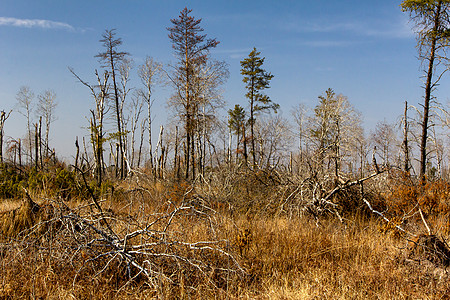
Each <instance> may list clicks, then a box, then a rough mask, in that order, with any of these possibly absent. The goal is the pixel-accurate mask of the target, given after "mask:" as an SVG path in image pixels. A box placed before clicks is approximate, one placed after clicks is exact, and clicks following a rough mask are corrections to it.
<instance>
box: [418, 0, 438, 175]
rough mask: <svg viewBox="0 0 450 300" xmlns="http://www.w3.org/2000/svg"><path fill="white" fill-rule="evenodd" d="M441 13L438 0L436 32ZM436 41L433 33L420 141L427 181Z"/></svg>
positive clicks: (435, 19) (421, 165)
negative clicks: (429, 125)
mask: <svg viewBox="0 0 450 300" xmlns="http://www.w3.org/2000/svg"><path fill="white" fill-rule="evenodd" d="M440 14H441V1H439V2H438V5H437V8H436V14H435V17H434V25H433V32H436V31H437V29H438V27H439V19H440ZM436 42H437V36H436V35H435V34H433V35H432V40H431V47H430V56H429V59H428V71H427V81H426V84H425V101H424V105H423V121H422V137H421V141H420V173H419V176H420V178H421V180H422V182H425V180H426V178H425V174H426V165H427V139H428V119H429V110H430V99H431V89H432V85H433V84H432V79H433V67H434V60H435V56H436Z"/></svg>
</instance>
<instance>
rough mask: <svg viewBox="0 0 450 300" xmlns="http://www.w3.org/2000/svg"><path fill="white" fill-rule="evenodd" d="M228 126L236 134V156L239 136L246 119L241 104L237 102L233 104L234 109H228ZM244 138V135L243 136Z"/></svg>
mask: <svg viewBox="0 0 450 300" xmlns="http://www.w3.org/2000/svg"><path fill="white" fill-rule="evenodd" d="M228 116H229V119H228V128H230V130H231V132H233V133H234V134H235V135H236V138H237V142H236V158H237V157H238V153H239V146H240V141H241V140H240V137H241V134H242V133H243V132H244V130H245V129H244V128H243V127H244V126H245V121H246V118H247V116H246V113H245V110H244V108H243V107H242V106H240V105H239V104H236V105H235V106H234V109H229V110H228ZM243 138H244V139H245V136H243Z"/></svg>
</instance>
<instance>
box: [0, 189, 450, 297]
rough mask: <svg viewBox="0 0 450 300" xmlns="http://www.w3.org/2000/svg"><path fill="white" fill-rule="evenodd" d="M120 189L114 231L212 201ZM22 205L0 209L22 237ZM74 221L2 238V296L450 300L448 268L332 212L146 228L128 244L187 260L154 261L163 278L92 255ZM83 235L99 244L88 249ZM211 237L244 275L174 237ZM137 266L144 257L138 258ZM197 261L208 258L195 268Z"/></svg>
mask: <svg viewBox="0 0 450 300" xmlns="http://www.w3.org/2000/svg"><path fill="white" fill-rule="evenodd" d="M122 187H123V189H122V190H118V191H116V193H115V195H107V196H105V197H104V199H100V203H101V205H102V208H103V211H104V216H105V219H106V220H107V221H108V223H109V225H110V226H111V228H112V230H113V231H114V232H116V233H117V234H118V235H119V236H125V235H127V234H129V233H130V232H133V231H134V230H137V229H139V228H141V229H142V226H143V224H149V223H151V222H153V221H155V217H156V216H161V215H163V214H165V213H170V212H171V211H173V209H174V208H176V207H180V206H181V205H183V203H184V205H187V203H193V204H192V205H193V207H203V206H201V205H204V207H208V206H217V203H212V200H210V199H209V200H208V199H205V198H202V197H200V195H199V194H197V193H196V190H197V189H193V188H192V187H191V186H189V185H187V184H178V183H173V182H171V183H169V182H168V183H161V182H160V183H157V184H152V183H150V182H147V183H145V185H144V184H142V183H141V184H140V185H133V184H131V183H127V184H125V183H122ZM124 188H125V189H124ZM24 203H25V204H24V205H22V206H21V207H19V208H18V207H16V206H15V205H13V204H3V205H5V206H6V205H8V207H10V208H11V209H15V210H9V211H10V212H7V213H3V217H2V218H10V220H14V217H13V216H12V213H11V211H15V212H16V213H15V215H22V216H25V215H26V214H28V215H26V216H27V218H31V219H32V220H33V222H30V223H29V224H28V223H27V224H24V223H23V222H22V223H21V224H22V225H23V226H22V227H20V229H19V227H17V228H16V229H17V230H15V231H14V232H13V233H18V232H19V231H22V232H24V230H25V232H28V231H27V228H30V227H33V224H35V223H36V222H39V221H42V219H37V218H34V217H32V216H30V215H29V211H30V209H31V210H32V206H29V204H27V202H26V201H25V202H24ZM199 203H200V204H201V205H200V204H199ZM66 204H67V205H68V207H69V208H67V209H70V210H71V211H72V213H74V212H76V213H77V216H80V218H81V217H83V218H84V219H85V220H88V218H90V219H89V220H91V219H92V220H93V221H92V224H93V225H95V226H98V228H104V227H101V226H102V224H101V221H100V218H99V217H98V214H96V212H95V211H94V210H93V211H91V208H92V206H90V205H89V204H90V201H86V200H78V201H75V200H72V201H71V202H66V203H65V204H64V205H66ZM27 205H28V206H27ZM56 208H57V207H55V209H56ZM55 211H58V213H59V214H60V215H61V214H62V215H64V214H65V213H66V214H67V212H64V211H62V210H55ZM27 218H25V219H27ZM33 218H34V219H33ZM22 219H23V218H22ZM54 219H55V220H57V218H54ZM63 220H66V219H63ZM436 220H438V218H436ZM444 221H445V220H441V219H439V220H438V221H436V222H435V223H432V224H431V226H433V228H441V227H442V226H441V227H440V226H439V224H440V223H439V222H444ZM3 222H4V221H3ZM77 222H78V221H77ZM12 223H14V222H12ZM80 224H81V223H79V222H78V223H76V222H72V223H71V222H68V221H66V222H65V223H64V222H62V226H60V227H46V228H47V231H46V232H45V233H42V232H41V234H40V236H39V237H38V238H36V237H32V236H30V235H27V236H26V238H21V239H20V240H17V239H10V238H6V239H4V241H3V243H0V269H1V270H2V272H0V299H23V298H33V299H34V298H41V299H70V298H74V299H113V298H114V299H151V298H162V299H178V298H179V299H189V298H190V299H448V297H449V293H450V281H449V279H450V278H449V276H448V274H447V271H446V269H445V268H444V267H442V266H439V265H437V264H433V263H432V262H430V261H429V260H427V259H426V257H423V256H420V253H419V256H416V257H414V258H412V257H410V254H411V253H410V252H409V251H410V250H408V247H407V246H408V241H407V240H406V239H402V238H399V237H398V236H397V235H391V234H389V233H383V232H382V231H380V229H379V228H380V227H381V226H380V225H381V224H382V223H381V222H380V221H379V220H376V219H368V218H363V217H358V216H353V217H352V219H351V220H348V221H347V223H346V224H343V223H340V222H339V221H338V220H336V219H335V218H324V219H322V220H320V222H317V220H311V219H310V218H308V217H307V216H303V217H296V218H287V217H285V216H283V215H279V216H268V215H267V214H264V215H258V214H238V213H236V212H233V214H229V213H227V212H226V210H225V209H224V210H223V212H222V213H217V214H213V213H212V214H208V217H206V218H200V217H198V215H195V214H192V213H187V214H179V215H177V217H176V218H173V220H172V223H170V230H168V231H167V235H166V236H165V237H164V239H167V240H164V242H162V241H161V240H158V239H157V238H156V237H153V238H154V239H155V240H151V238H152V237H151V236H150V235H148V236H146V235H141V236H139V237H138V238H135V239H134V240H130V241H129V243H130V245H139V244H140V243H142V240H143V239H147V238H148V239H150V240H148V241H154V242H157V245H156V246H155V247H153V248H151V251H154V253H163V254H177V255H179V256H180V257H183V258H186V259H188V260H189V261H188V262H186V261H183V260H181V259H168V258H166V259H155V260H154V261H152V266H153V267H154V268H156V269H155V270H156V271H157V273H155V274H159V275H158V276H159V277H158V276H156V277H154V278H152V279H151V280H149V279H148V278H146V277H145V276H142V275H139V276H137V277H135V278H134V279H133V280H130V275H131V276H134V275H136V270H134V271H133V269H129V264H127V262H126V260H125V259H124V258H123V257H121V256H120V255H118V256H117V257H116V258H114V259H111V258H110V257H107V256H105V257H103V256H99V255H101V254H102V253H105V251H109V250H107V247H106V246H105V244H101V243H100V240H99V239H96V237H95V232H93V231H88V230H85V229H80V228H77V227H76V226H81V225H80ZM166 225H167V223H160V224H156V225H155V226H154V227H152V230H153V232H155V233H156V232H161V231H162V229H163V227H165V226H166ZM70 226H72V227H70ZM409 226H410V227H411V228H412V227H413V225H411V224H410V225H409ZM416 226H417V227H419V226H420V224H419V225H416ZM68 228H70V230H68ZM83 230H85V231H83ZM13 233H11V234H10V235H14V234H13ZM81 233H83V234H84V235H83V234H81ZM444 237H445V236H444ZM75 238H77V239H82V238H86V241H84V240H83V241H80V240H76V239H75ZM74 239H75V240H74ZM89 239H92V240H95V241H96V242H95V243H93V244H91V245H90V246H89V247H88V246H86V245H87V242H89ZM212 240H214V241H222V242H221V243H222V244H221V248H220V249H222V250H223V251H227V252H228V253H230V254H232V255H233V257H235V258H236V260H237V262H238V263H239V264H240V266H242V268H243V269H244V270H245V274H242V273H239V272H236V271H232V269H233V268H231V266H232V265H233V263H232V261H231V260H230V258H229V257H226V256H223V255H221V254H220V253H218V252H214V251H203V250H202V251H198V250H197V249H193V248H192V247H191V248H189V247H185V246H180V245H177V244H176V243H175V241H182V242H185V243H196V242H199V241H212ZM148 241H147V242H148ZM105 249H106V250H105ZM217 249H219V248H217ZM136 261H141V257H140V256H136ZM193 262H196V263H198V264H199V265H202V264H204V265H202V268H201V269H196V267H194V265H193V264H192V263H193ZM226 270H228V271H226ZM233 270H236V268H234V269H233ZM130 272H131V273H130ZM164 277H165V278H164Z"/></svg>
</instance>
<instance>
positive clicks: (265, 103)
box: [241, 48, 279, 166]
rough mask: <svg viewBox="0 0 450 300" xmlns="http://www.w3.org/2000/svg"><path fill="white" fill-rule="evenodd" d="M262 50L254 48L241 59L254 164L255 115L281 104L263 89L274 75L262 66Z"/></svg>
mask: <svg viewBox="0 0 450 300" xmlns="http://www.w3.org/2000/svg"><path fill="white" fill-rule="evenodd" d="M259 55H261V53H260V52H258V51H257V50H256V48H253V50H252V52H250V54H249V55H248V57H247V58H245V59H244V60H242V61H241V67H242V69H241V75H244V78H243V79H242V81H243V82H244V83H245V87H246V89H247V93H246V94H245V97H247V98H248V100H249V104H250V119H249V124H250V132H251V136H252V138H251V142H252V145H251V146H252V158H253V165H254V166H255V165H256V151H255V135H254V134H255V132H254V125H255V115H256V114H257V113H258V112H260V111H266V110H274V111H275V112H276V111H277V109H278V108H279V105H278V104H276V103H273V102H272V100H271V99H270V98H269V96H267V95H265V94H264V93H263V91H264V90H265V89H268V88H269V87H270V86H269V83H270V80H272V78H273V75H272V74H270V73H269V72H267V71H266V70H264V69H263V68H262V65H263V64H264V60H265V58H264V57H262V58H261V57H260V56H259Z"/></svg>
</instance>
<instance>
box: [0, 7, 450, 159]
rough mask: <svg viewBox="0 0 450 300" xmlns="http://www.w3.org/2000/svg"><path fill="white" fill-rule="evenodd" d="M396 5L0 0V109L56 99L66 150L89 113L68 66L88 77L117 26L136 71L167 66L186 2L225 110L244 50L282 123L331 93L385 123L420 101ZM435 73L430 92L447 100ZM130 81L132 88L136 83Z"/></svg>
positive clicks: (14, 130)
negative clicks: (22, 93)
mask: <svg viewBox="0 0 450 300" xmlns="http://www.w3.org/2000/svg"><path fill="white" fill-rule="evenodd" d="M400 2H401V1H392V0H380V1H360V0H351V1H350V0H348V1H346V0H342V1H336V0H315V1H304V0H296V1H290V0H278V1H264V0H260V1H254V0H247V1H242V0H240V1H235V0H227V1H200V0H196V1H179V0H173V1H172V0H164V1H163V0H157V1H154V0H147V1H144V0H129V1H118V0H110V1H104V0H95V1H92V0H91V1H86V0H78V1H65V0H52V1H51V0H45V1H42V0H40V1H35V0H33V1H31V0H30V1H21V0H2V5H1V6H0V110H9V109H14V108H15V106H16V99H15V96H16V93H17V92H18V90H19V88H20V87H21V86H23V85H26V86H29V87H30V88H31V89H32V90H33V91H34V92H35V93H36V94H38V93H40V92H42V91H44V90H46V89H52V90H54V91H55V92H56V94H57V102H58V107H57V111H56V114H57V118H58V119H57V121H55V123H53V127H52V128H51V133H50V135H51V145H53V146H54V147H56V149H57V151H59V152H61V153H62V154H63V156H66V157H69V156H70V155H72V154H73V153H74V151H75V150H74V146H73V144H74V140H75V137H76V136H79V137H81V136H84V135H87V130H86V129H85V128H83V126H86V124H87V121H86V118H85V116H88V115H89V110H90V109H91V108H93V100H92V99H91V98H90V95H89V90H87V88H86V87H84V86H82V85H81V84H80V83H79V82H77V80H76V79H75V78H74V77H73V76H72V75H71V74H70V72H69V71H68V67H72V68H73V69H74V70H75V71H76V72H77V74H78V75H79V76H80V77H82V78H83V79H85V80H87V81H89V82H94V70H95V69H96V68H99V64H98V61H97V59H96V58H94V55H96V54H97V53H98V52H100V51H102V48H101V44H100V43H99V39H100V38H101V35H102V33H103V32H104V30H105V29H111V28H116V29H117V35H118V37H121V38H122V40H123V46H122V48H121V49H122V50H124V51H128V52H129V53H130V54H131V55H132V57H133V59H134V61H135V65H136V66H137V65H139V64H141V63H142V62H143V59H144V58H145V57H146V56H147V55H149V56H152V57H154V58H155V59H157V60H159V61H161V62H162V63H164V64H167V63H170V62H174V61H175V59H174V57H173V52H172V49H171V44H170V41H169V39H168V37H167V30H166V28H167V27H169V26H171V23H170V19H172V18H176V17H177V16H178V15H179V12H180V11H181V10H182V9H183V8H184V7H185V6H187V7H188V8H190V9H192V15H193V16H195V17H196V18H202V19H203V20H202V27H203V28H204V29H205V33H206V34H207V35H208V37H210V38H217V40H219V41H220V44H219V46H218V47H217V48H216V49H215V50H213V51H212V57H213V58H215V59H218V60H224V61H226V62H227V63H228V64H229V70H230V78H229V80H228V82H227V84H226V85H225V86H224V89H225V93H224V100H225V101H226V102H227V103H228V106H227V107H231V106H234V104H237V103H240V104H241V105H245V103H246V100H245V98H244V94H245V91H244V84H243V83H242V77H241V75H240V73H239V70H240V64H239V61H240V60H242V59H243V58H244V57H246V56H247V55H248V53H249V52H250V51H251V49H252V48H253V47H256V48H257V49H258V50H259V51H261V53H262V56H265V57H266V62H265V68H266V69H267V70H268V71H270V72H271V73H272V74H273V75H274V76H275V77H274V79H273V80H272V83H271V89H269V90H268V91H267V93H268V94H269V96H270V97H271V98H272V100H273V101H274V102H276V103H279V104H280V106H281V110H282V113H283V115H284V116H286V117H289V115H290V113H289V112H290V110H291V108H292V107H293V106H295V105H297V104H298V103H300V102H303V103H305V104H306V105H308V106H309V107H314V105H315V104H316V102H317V96H319V95H320V94H322V93H323V92H324V91H325V90H326V89H328V88H333V89H334V90H335V91H336V92H337V93H342V94H343V95H346V96H347V97H348V98H349V101H350V102H351V103H352V104H353V105H354V107H355V108H356V109H357V110H359V111H360V112H361V113H362V115H363V118H364V124H365V126H366V128H367V131H369V130H370V129H371V128H373V127H374V126H375V125H376V123H377V122H378V121H382V120H383V119H386V120H387V121H390V122H393V121H395V120H396V119H397V118H398V116H399V115H401V113H402V107H403V102H404V101H405V100H408V101H409V102H410V103H411V104H418V103H420V102H421V100H422V96H423V90H422V89H421V85H422V81H421V78H420V76H421V75H422V73H421V71H420V62H419V61H418V60H417V51H416V48H415V45H416V41H415V37H414V33H413V32H412V31H411V25H410V24H409V23H408V16H407V15H406V14H404V13H402V12H401V9H400V7H399V5H400ZM447 81H448V78H447V77H444V78H443V80H442V83H441V87H440V88H439V92H438V93H437V94H436V95H437V96H438V97H439V98H438V100H439V101H440V102H444V103H445V102H447V96H446V94H447V91H448V89H447V90H446V87H445V86H446V82H447ZM139 84H140V82H139V81H138V80H136V79H135V78H134V81H133V82H131V85H134V86H139ZM157 89H158V93H157V94H156V102H155V114H156V120H155V123H154V124H155V126H156V127H158V126H159V125H164V124H165V123H166V122H167V106H166V101H167V98H168V96H169V95H170V89H169V88H167V87H157ZM5 134H6V135H7V136H13V137H15V138H18V137H21V136H23V135H24V134H25V119H24V118H23V117H22V116H21V115H20V114H18V113H17V112H14V113H13V114H12V115H11V117H10V119H9V120H8V122H7V124H6V126H5Z"/></svg>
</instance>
